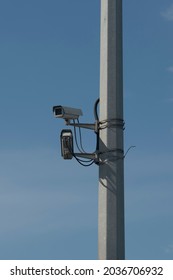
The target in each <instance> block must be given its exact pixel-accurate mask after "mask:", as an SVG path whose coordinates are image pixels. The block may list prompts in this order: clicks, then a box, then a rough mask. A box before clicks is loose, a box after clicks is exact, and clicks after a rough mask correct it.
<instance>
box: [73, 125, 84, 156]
mask: <svg viewBox="0 0 173 280" xmlns="http://www.w3.org/2000/svg"><path fill="white" fill-rule="evenodd" d="M73 123H74V136H75V143H76V146H77V148H78V150H79V152H81V153H83V151H82V150H81V149H80V147H79V145H78V141H77V134H76V127H75V124H76V123H75V120H73Z"/></svg>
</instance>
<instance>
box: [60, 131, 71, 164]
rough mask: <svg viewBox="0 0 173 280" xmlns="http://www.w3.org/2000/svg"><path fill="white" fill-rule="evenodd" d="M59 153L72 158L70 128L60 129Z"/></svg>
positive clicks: (66, 157)
mask: <svg viewBox="0 0 173 280" xmlns="http://www.w3.org/2000/svg"><path fill="white" fill-rule="evenodd" d="M60 139H61V155H62V157H63V158H64V159H72V158H73V134H72V131H71V130H70V129H63V130H62V131H61V136H60Z"/></svg>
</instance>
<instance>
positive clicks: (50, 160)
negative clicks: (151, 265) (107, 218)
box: [0, 0, 173, 259]
mask: <svg viewBox="0 0 173 280" xmlns="http://www.w3.org/2000/svg"><path fill="white" fill-rule="evenodd" d="M123 27H124V29H123V32H124V33H123V36H124V119H125V122H126V130H125V149H126V150H127V149H128V147H129V146H131V145H135V146H136V148H135V149H133V150H130V152H129V153H128V155H127V157H126V159H125V214H126V258H127V259H173V223H172V220H173V203H172V201H173V188H172V186H173V168H172V161H173V148H172V142H173V122H172V108H173V31H172V30H173V1H172V0H165V1H162V0H149V1H138V0H131V1H128V0H124V1H123ZM99 40H100V1H99V0H87V1H86V0H73V1H71V0H63V1H62V0H51V1H47V0H36V1H35V0H30V1H23V0H15V1H12V0H2V1H1V3H0V128H1V137H0V155H1V156H0V166H1V168H0V259H97V214H98V213H97V204H98V198H97V196H98V167H97V166H92V167H89V168H84V167H82V166H80V165H79V164H78V163H77V162H76V161H75V160H72V161H64V160H63V159H62V158H61V155H60V143H59V134H60V132H61V129H62V128H65V126H64V123H63V121H61V120H56V119H54V118H53V115H52V106H53V105H57V104H63V105H67V106H68V105H69V106H74V107H79V108H82V110H83V113H84V116H83V117H82V118H81V121H83V122H91V121H93V119H94V117H93V104H94V102H95V100H96V99H97V98H98V96H99V63H100V62H99V55H100V53H99V48H100V46H99V45H100V41H99ZM83 138H84V139H83V145H84V146H85V147H86V149H87V150H88V151H93V147H94V145H95V137H94V135H93V133H92V132H90V131H88V132H84V133H83ZM88 139H89V140H88Z"/></svg>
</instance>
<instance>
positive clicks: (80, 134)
mask: <svg viewBox="0 0 173 280" xmlns="http://www.w3.org/2000/svg"><path fill="white" fill-rule="evenodd" d="M77 122H78V124H79V119H77ZM79 139H80V146H81V149H82V151H83V152H84V153H86V152H85V150H84V148H83V144H82V133H81V128H80V126H79Z"/></svg>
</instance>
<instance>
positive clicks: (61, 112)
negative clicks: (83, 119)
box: [53, 105, 83, 120]
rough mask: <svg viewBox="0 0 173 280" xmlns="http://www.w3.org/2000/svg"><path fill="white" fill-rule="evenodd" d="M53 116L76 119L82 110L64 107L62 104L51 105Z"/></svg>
mask: <svg viewBox="0 0 173 280" xmlns="http://www.w3.org/2000/svg"><path fill="white" fill-rule="evenodd" d="M53 112H54V116H55V117H56V118H62V119H65V120H70V119H71V120H74V119H78V118H79V116H82V115H83V113H82V110H80V109H75V108H71V107H64V106H59V105H58V106H54V107H53Z"/></svg>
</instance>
